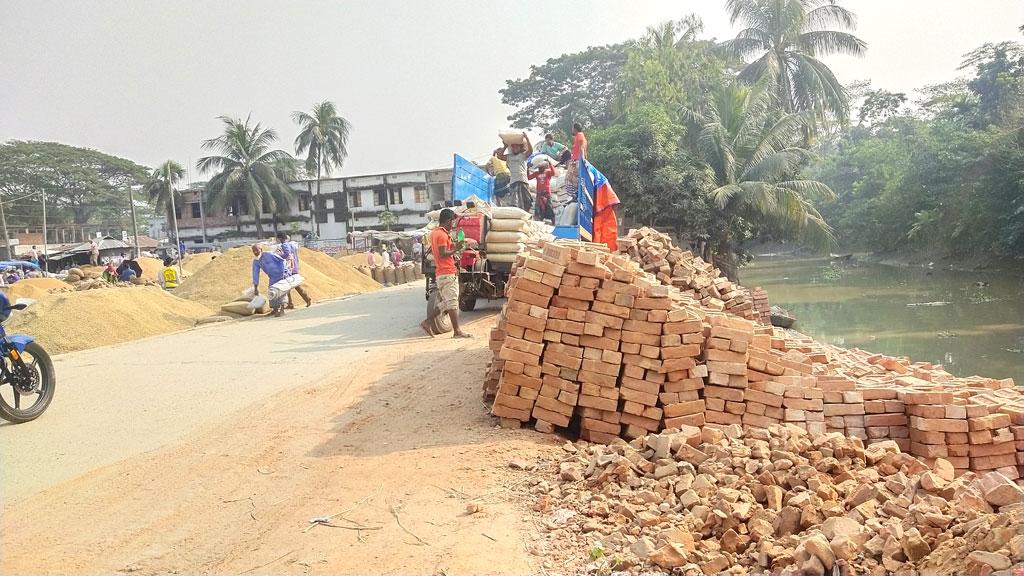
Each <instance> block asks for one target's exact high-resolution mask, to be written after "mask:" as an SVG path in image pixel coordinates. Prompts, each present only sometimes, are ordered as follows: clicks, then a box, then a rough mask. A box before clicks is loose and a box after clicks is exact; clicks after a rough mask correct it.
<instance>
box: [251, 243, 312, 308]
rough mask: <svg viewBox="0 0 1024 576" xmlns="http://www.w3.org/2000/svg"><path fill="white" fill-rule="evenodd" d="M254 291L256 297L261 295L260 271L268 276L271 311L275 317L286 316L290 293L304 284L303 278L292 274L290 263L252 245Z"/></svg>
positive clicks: (256, 245) (257, 245) (268, 295)
mask: <svg viewBox="0 0 1024 576" xmlns="http://www.w3.org/2000/svg"><path fill="white" fill-rule="evenodd" d="M252 255H253V261H252V291H253V295H254V296H259V293H260V288H259V284H260V271H262V272H263V273H264V274H266V275H267V279H268V280H269V284H270V290H269V291H268V293H267V298H269V299H270V310H271V314H272V315H273V316H284V307H285V304H286V303H287V301H288V291H289V290H291V289H292V288H295V287H297V286H298V285H299V284H302V280H303V278H302V276H300V275H299V274H292V273H291V269H290V268H289V267H288V262H287V261H286V260H285V259H284V258H282V257H280V256H278V255H277V254H274V253H273V252H268V251H265V250H263V246H261V245H259V244H253V245H252Z"/></svg>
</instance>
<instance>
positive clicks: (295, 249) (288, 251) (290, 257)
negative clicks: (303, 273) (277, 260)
mask: <svg viewBox="0 0 1024 576" xmlns="http://www.w3.org/2000/svg"><path fill="white" fill-rule="evenodd" d="M277 241H278V242H279V243H280V244H281V256H283V257H284V259H285V260H286V261H287V262H288V269H289V270H290V271H291V275H292V276H294V275H295V274H298V273H299V245H298V244H296V243H295V242H294V241H292V240H291V239H289V238H288V234H285V233H284V232H278V233H277ZM294 290H295V291H296V292H298V293H299V296H301V297H302V299H303V300H304V301H305V302H306V308H309V307H310V306H312V305H313V299H312V298H310V297H309V294H307V293H306V289H305V288H303V287H302V286H296V287H295V288H294ZM294 308H295V304H294V303H293V302H292V292H291V290H289V291H288V309H289V310H292V309H294Z"/></svg>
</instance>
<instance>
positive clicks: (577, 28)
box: [0, 0, 1024, 180]
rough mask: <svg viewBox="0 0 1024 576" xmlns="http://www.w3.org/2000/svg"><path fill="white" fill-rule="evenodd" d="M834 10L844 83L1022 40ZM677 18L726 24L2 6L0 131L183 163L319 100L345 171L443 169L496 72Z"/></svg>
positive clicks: (1018, 19) (1005, 10) (590, 10)
mask: <svg viewBox="0 0 1024 576" xmlns="http://www.w3.org/2000/svg"><path fill="white" fill-rule="evenodd" d="M842 4H843V5H845V6H846V7H848V8H850V9H852V10H853V11H855V12H856V13H857V14H858V16H859V26H858V29H857V34H858V35H859V36H860V37H861V38H863V39H864V40H865V41H866V42H867V43H868V46H869V48H868V52H867V56H866V57H865V58H862V59H854V58H846V57H833V58H830V59H828V60H827V62H828V63H829V64H830V65H831V66H832V68H833V70H834V71H835V72H836V74H837V75H838V76H839V78H840V80H842V81H843V82H844V83H847V82H850V81H852V80H855V79H868V78H869V79H871V80H872V82H873V84H874V86H876V87H882V88H886V89H889V90H894V91H911V90H913V89H914V88H916V87H919V86H921V85H923V84H927V83H936V82H941V81H944V80H948V79H951V78H953V77H954V76H956V75H957V74H958V72H957V71H956V67H957V65H958V64H959V62H960V60H961V56H962V55H963V54H964V53H966V52H968V51H970V50H971V49H973V48H975V47H977V46H979V45H980V44H982V43H984V42H996V41H1002V40H1022V38H1021V35H1020V33H1019V32H1018V30H1017V28H1018V27H1019V26H1020V25H1022V24H1024V2H1022V1H1021V0H974V1H968V0H845V1H844V2H842ZM691 12H695V13H697V14H699V15H700V16H701V17H702V18H703V19H704V22H705V25H706V34H707V35H708V36H712V37H716V38H718V39H724V38H727V37H730V36H732V35H733V34H734V33H735V31H736V29H735V28H733V27H731V26H730V25H729V22H728V18H727V17H726V14H725V11H724V0H699V1H698V0H674V1H669V0H650V1H645V0H633V1H623V0H594V1H584V0H561V1H550V0H549V1H538V0H519V1H517V2H501V3H499V2H486V1H479V0H476V1H470V0H458V1H449V0H445V1H439V0H434V1H432V2H427V1H423V0H406V1H404V2H399V1H392V0H366V1H352V2H342V1H336V2H327V1H324V2H313V1H285V2H282V1H280V0H227V1H225V0H219V1H216V2H214V1H198V0H177V1H173V2H172V1H166V2H150V1H144V0H126V1H123V2H115V1H103V2H86V1H68V0H62V1H50V0H23V1H13V0H0V79H2V81H0V141H5V140H8V139H32V140H57V141H60V142H65V143H69V144H74V145H79V146H88V147H92V148H96V149H99V150H102V151H104V152H108V153H111V154H116V155H119V156H124V157H127V158H131V159H133V160H135V161H137V162H140V163H142V164H146V165H149V166H153V165H156V164H158V163H159V162H162V161H163V160H166V159H175V160H178V161H179V162H181V163H182V164H185V163H191V164H192V165H194V163H195V161H196V159H197V158H198V157H199V156H201V155H202V154H203V152H202V150H201V149H200V142H201V141H202V140H203V139H206V138H211V137H214V136H216V135H218V133H219V131H220V126H219V124H218V122H217V120H216V117H217V116H218V115H229V116H238V117H244V116H245V115H247V114H248V113H250V112H251V113H252V115H253V118H255V119H258V120H259V121H261V122H263V123H264V124H265V125H267V126H271V127H273V128H275V129H276V130H277V131H278V133H279V134H280V136H281V137H282V140H281V147H282V148H284V149H286V150H289V151H291V149H292V141H293V140H294V137H295V134H296V128H295V126H294V125H293V124H292V122H291V120H290V118H289V115H290V113H291V112H292V111H293V110H297V109H307V108H309V107H310V106H311V105H312V104H313V103H314V102H316V101H318V100H322V99H330V100H333V101H335V102H336V103H337V105H338V108H339V109H340V110H341V112H342V114H343V115H344V116H345V117H346V118H348V119H349V120H350V121H351V122H352V124H353V125H354V130H353V133H352V137H351V141H350V143H349V151H350V156H349V159H348V161H347V162H346V164H345V167H344V170H343V173H345V174H367V173H373V172H383V171H393V170H415V169H424V168H434V167H441V166H446V165H449V164H450V158H451V154H452V153H453V152H459V153H462V154H464V155H467V156H470V157H479V156H481V155H483V154H486V152H487V151H488V150H490V149H491V148H493V147H494V145H495V144H496V142H497V137H496V132H497V130H498V129H499V128H502V127H505V126H507V121H506V117H507V115H508V114H509V109H508V108H507V107H506V106H504V105H502V104H501V100H500V96H499V95H498V90H499V89H501V88H502V87H503V86H504V85H505V80H506V79H508V78H518V77H523V76H526V75H528V74H529V68H530V65H531V64H538V63H542V62H543V61H544V60H545V59H547V58H549V57H554V56H558V55H560V54H562V53H565V52H573V51H578V50H581V49H583V48H586V47H587V46H590V45H600V44H607V43H614V42H619V41H622V40H625V39H628V38H634V37H637V36H640V35H641V34H642V33H643V32H644V30H645V28H646V27H647V26H649V25H653V24H656V23H658V22H661V21H664V20H668V19H676V18H680V17H682V16H684V15H686V14H688V13H691ZM191 176H192V179H193V180H199V179H201V177H200V175H198V174H196V173H195V169H194V168H193V170H192V175H191Z"/></svg>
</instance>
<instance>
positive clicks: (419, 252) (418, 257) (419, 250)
mask: <svg viewBox="0 0 1024 576" xmlns="http://www.w3.org/2000/svg"><path fill="white" fill-rule="evenodd" d="M412 261H413V262H422V261H423V243H422V242H420V239H419V238H417V239H415V240H413V241H412Z"/></svg>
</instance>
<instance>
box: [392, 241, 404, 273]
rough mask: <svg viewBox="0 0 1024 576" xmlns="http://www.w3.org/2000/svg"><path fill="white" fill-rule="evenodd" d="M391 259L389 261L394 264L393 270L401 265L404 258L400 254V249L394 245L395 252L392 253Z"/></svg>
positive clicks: (401, 253) (402, 253)
mask: <svg viewBox="0 0 1024 576" xmlns="http://www.w3.org/2000/svg"><path fill="white" fill-rule="evenodd" d="M391 258H392V260H391V261H392V262H394V264H395V268H398V267H399V266H401V265H402V259H403V258H405V253H404V252H402V249H401V248H399V247H398V246H397V245H396V246H395V251H394V253H392V255H391Z"/></svg>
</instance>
